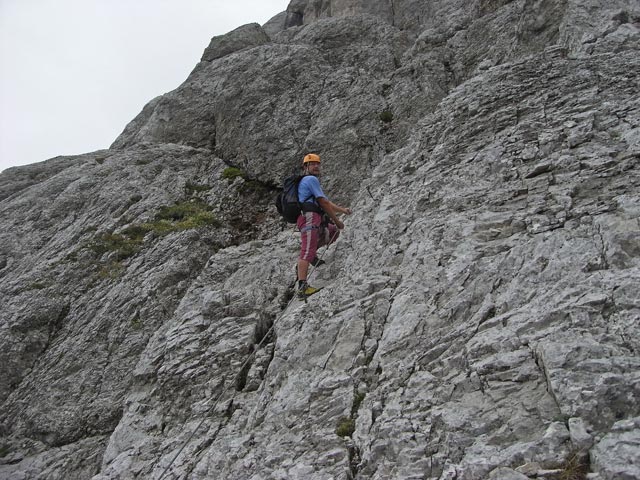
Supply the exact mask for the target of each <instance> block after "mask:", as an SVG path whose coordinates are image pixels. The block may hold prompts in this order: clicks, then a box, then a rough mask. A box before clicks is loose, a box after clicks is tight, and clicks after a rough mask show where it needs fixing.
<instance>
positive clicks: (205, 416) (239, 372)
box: [158, 230, 339, 480]
mask: <svg viewBox="0 0 640 480" xmlns="http://www.w3.org/2000/svg"><path fill="white" fill-rule="evenodd" d="M338 232H339V230H336V231H335V232H334V234H333V236H332V237H331V240H330V241H329V243H328V244H327V248H325V249H324V251H323V252H322V254H321V255H320V257H319V258H318V262H317V263H316V265H318V264H320V265H321V264H322V263H323V262H322V257H324V254H325V253H327V250H329V245H331V244H332V243H333V242H334V240H335V239H336V237H337V235H338ZM315 269H316V266H315V265H313V264H312V265H311V268H310V269H309V274H308V275H307V278H310V277H311V276H312V275H313V274H314V272H315ZM298 291H299V287H297V286H296V287H295V291H294V293H293V296H292V297H291V298H290V299H289V302H288V303H287V305H286V306H285V307H284V309H283V310H282V312H281V313H280V316H282V315H284V314H285V313H286V312H287V310H288V309H289V307H290V306H291V304H292V303H293V301H294V300H295V299H296V298H297V296H298V295H297V294H298ZM304 301H305V302H306V301H307V299H306V297H305V299H304ZM275 325H276V322H275V321H274V322H273V324H272V325H271V327H270V328H269V330H268V331H267V333H265V334H264V336H263V337H262V340H260V343H258V346H257V347H256V348H254V349H253V351H252V352H251V353H250V354H249V356H248V357H247V358H246V360H245V361H244V362H243V363H242V365H240V368H239V369H238V373H237V374H236V376H235V377H233V381H231V382H230V383H229V384H228V385H226V386H224V388H223V389H222V391H221V392H220V394H219V395H218V397H217V398H216V401H215V402H214V403H213V405H212V406H211V407H209V408H208V409H207V411H206V412H205V413H204V416H203V418H202V420H201V421H200V423H198V425H197V426H196V428H195V429H194V430H193V432H191V435H189V438H187V440H186V441H185V442H184V443H183V444H182V447H180V450H178V453H176V454H175V455H174V457H173V458H172V459H171V461H170V462H169V465H167V466H166V468H165V469H164V471H163V472H162V474H161V475H160V476H159V477H158V480H162V479H163V478H164V476H165V475H166V474H167V472H168V471H169V469H170V468H171V467H172V465H173V464H174V463H175V461H176V460H177V459H178V457H179V456H180V454H181V453H182V451H183V450H184V449H185V448H186V446H187V445H188V444H189V442H191V440H192V439H193V437H194V436H195V434H196V432H197V431H198V430H199V429H200V427H201V426H202V424H203V423H204V422H205V420H206V419H207V417H208V415H209V413H210V412H212V411H213V410H214V409H215V407H216V406H217V405H218V403H219V402H220V399H221V398H222V396H223V395H224V394H225V393H227V390H228V389H229V385H235V384H236V382H237V381H238V379H239V378H240V375H241V373H242V372H243V371H244V368H245V367H246V366H247V364H248V363H249V361H250V360H251V359H252V358H253V356H254V355H255V354H256V352H257V351H258V350H260V347H262V345H263V343H264V342H265V340H266V339H267V338H269V335H271V332H272V331H273V328H274V327H275ZM235 396H236V392H233V395H231V399H230V400H231V402H233V399H234V398H235Z"/></svg>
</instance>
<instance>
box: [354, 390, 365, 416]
mask: <svg viewBox="0 0 640 480" xmlns="http://www.w3.org/2000/svg"><path fill="white" fill-rule="evenodd" d="M365 396H366V395H365V394H364V393H358V392H356V394H355V396H354V397H353V405H352V406H351V415H355V414H356V413H357V412H358V409H359V408H360V405H361V404H362V401H363V400H364V397H365Z"/></svg>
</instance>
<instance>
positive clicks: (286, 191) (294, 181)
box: [276, 175, 324, 223]
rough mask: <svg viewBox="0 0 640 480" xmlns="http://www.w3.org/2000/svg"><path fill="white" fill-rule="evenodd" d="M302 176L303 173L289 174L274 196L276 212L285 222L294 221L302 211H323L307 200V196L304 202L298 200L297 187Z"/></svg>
mask: <svg viewBox="0 0 640 480" xmlns="http://www.w3.org/2000/svg"><path fill="white" fill-rule="evenodd" d="M303 178H304V175H291V176H290V177H287V178H286V179H285V181H284V184H283V186H282V192H280V193H279V194H278V196H277V197H276V208H277V209H278V213H279V214H280V215H281V216H282V218H284V219H285V220H286V221H287V223H296V222H297V220H298V216H299V215H300V214H301V213H302V212H317V213H320V214H322V213H324V212H323V211H322V209H321V208H320V207H319V206H317V205H316V204H315V203H313V202H307V200H309V199H308V198H307V199H305V202H304V203H300V202H299V201H298V187H299V186H300V180H302V179H303ZM310 198H313V197H310Z"/></svg>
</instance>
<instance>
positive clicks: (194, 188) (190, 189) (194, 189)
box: [184, 182, 212, 197]
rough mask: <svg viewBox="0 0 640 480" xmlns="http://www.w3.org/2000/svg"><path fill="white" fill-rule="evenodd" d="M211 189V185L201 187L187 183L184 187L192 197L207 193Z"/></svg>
mask: <svg viewBox="0 0 640 480" xmlns="http://www.w3.org/2000/svg"><path fill="white" fill-rule="evenodd" d="M211 188H212V187H211V185H201V184H198V183H191V182H187V183H186V184H185V186H184V191H185V193H186V194H187V196H189V197H191V196H193V194H195V193H199V192H206V191H208V190H211Z"/></svg>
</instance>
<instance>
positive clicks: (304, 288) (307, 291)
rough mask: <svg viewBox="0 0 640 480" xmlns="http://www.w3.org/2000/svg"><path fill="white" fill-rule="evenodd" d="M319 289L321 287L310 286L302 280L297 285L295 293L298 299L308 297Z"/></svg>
mask: <svg viewBox="0 0 640 480" xmlns="http://www.w3.org/2000/svg"><path fill="white" fill-rule="evenodd" d="M320 290H322V289H321V288H315V287H312V286H311V285H309V284H308V283H307V282H302V284H301V285H299V286H298V292H297V295H298V298H299V299H300V300H305V299H306V298H307V297H310V296H311V295H313V294H314V293H318V292H319V291H320Z"/></svg>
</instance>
